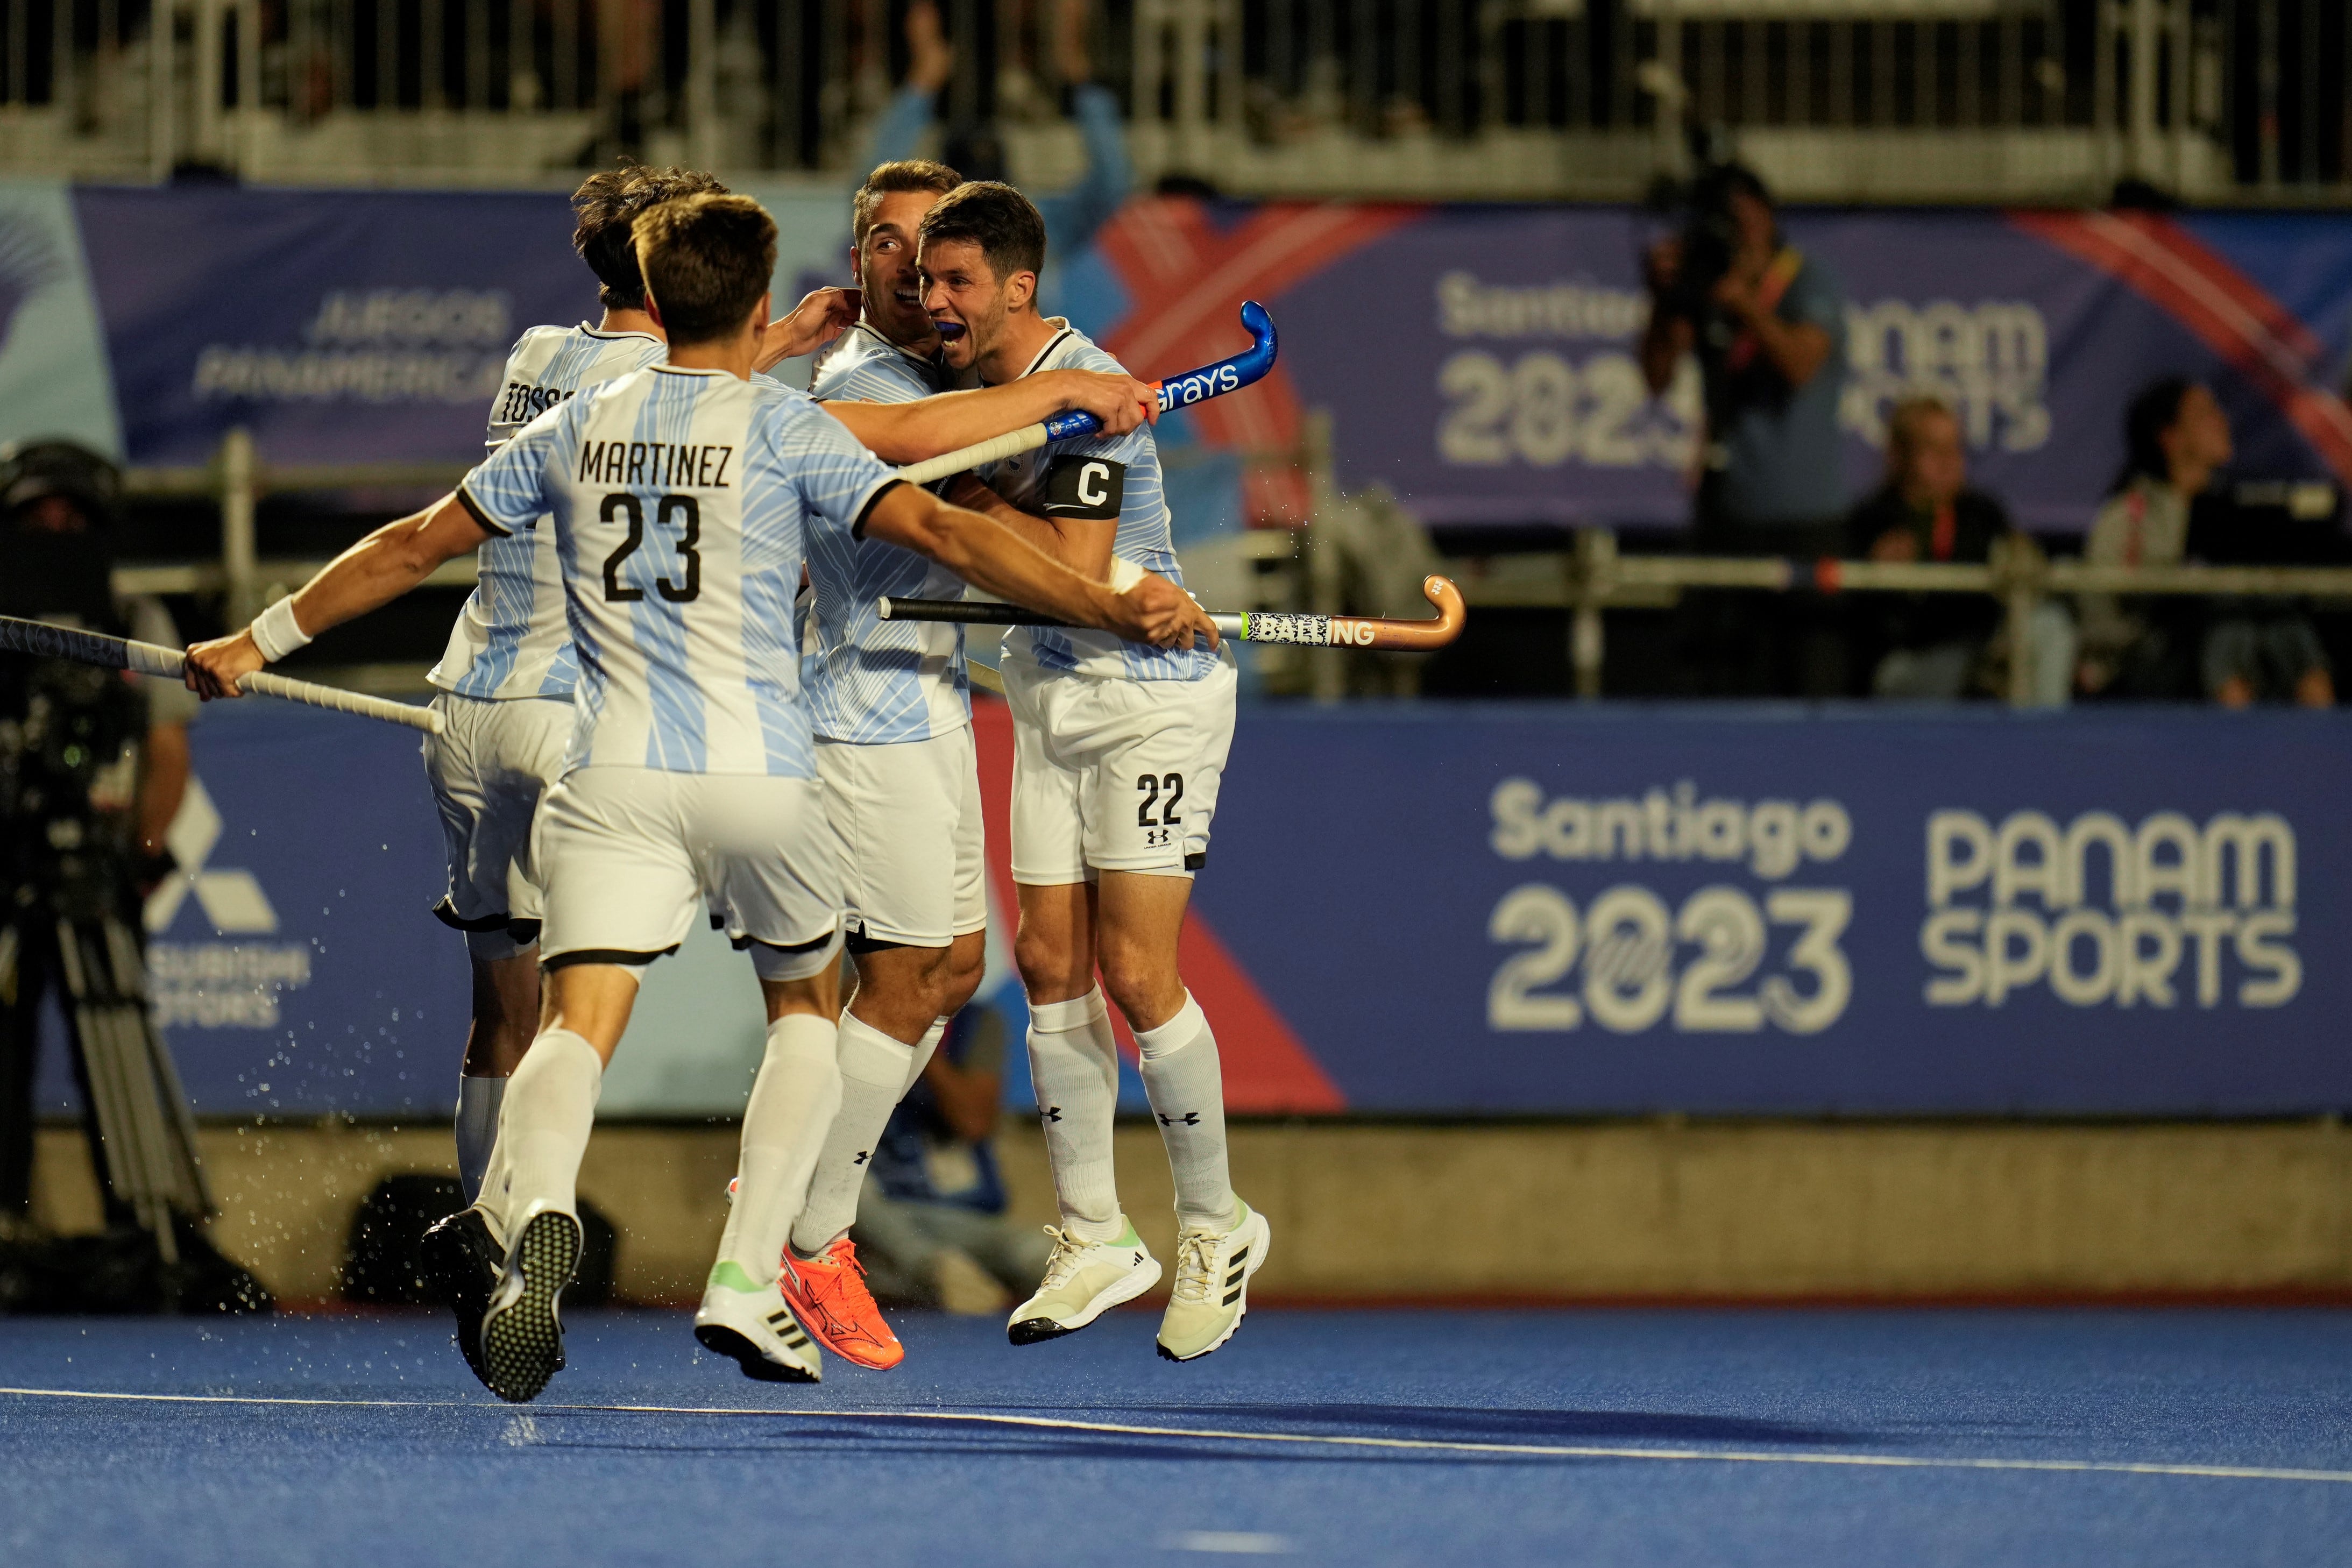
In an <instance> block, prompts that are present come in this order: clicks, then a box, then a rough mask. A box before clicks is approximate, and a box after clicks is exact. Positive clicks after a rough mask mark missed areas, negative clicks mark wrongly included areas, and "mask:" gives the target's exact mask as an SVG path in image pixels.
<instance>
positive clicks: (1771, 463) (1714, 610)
mask: <svg viewBox="0 0 2352 1568" xmlns="http://www.w3.org/2000/svg"><path fill="white" fill-rule="evenodd" d="M1693 210H1694V214H1695V215H1694V218H1693V221H1692V223H1691V225H1689V226H1688V227H1687V228H1685V231H1684V232H1683V233H1682V234H1681V235H1675V236H1672V237H1669V238H1666V239H1663V240H1660V241H1659V242H1658V243H1657V244H1655V245H1654V246H1651V247H1650V251H1649V254H1648V256H1647V258H1646V262H1645V265H1644V267H1643V273H1644V277H1645V281H1646V282H1647V285H1648V287H1649V292H1650V302H1651V303H1650V319H1649V324H1648V326H1647V327H1646V328H1645V329H1643V335H1642V370H1643V375H1644V377H1645V378H1646V379H1647V380H1648V382H1649V386H1650V392H1651V394H1652V395H1653V396H1655V395H1657V394H1659V393H1662V392H1664V391H1665V390H1666V388H1667V386H1668V385H1669V384H1670V383H1671V382H1673V380H1674V377H1675V369H1676V367H1677V365H1678V364H1679V363H1680V361H1681V360H1682V357H1683V356H1684V355H1685V354H1696V356H1697V359H1698V366H1699V373H1700V376H1701V378H1702V382H1703V386H1704V389H1705V394H1706V429H1705V432H1704V435H1703V444H1702V453H1703V459H1704V461H1703V466H1702V469H1701V473H1700V476H1699V486H1698V497H1697V508H1696V518H1695V521H1696V529H1695V534H1696V544H1697V546H1698V548H1699V549H1701V550H1703V551H1706V552H1710V553H1722V554H1727V555H1777V556H1794V557H1797V558H1799V559H1814V558H1817V557H1820V556H1823V555H1830V554H1834V553H1835V552H1836V551H1837V550H1838V549H1840V547H1841V546H1842V545H1843V542H1844V536H1845V511H1846V495H1845V487H1844V483H1843V477H1842V476H1843V469H1844V462H1843V455H1842V454H1841V452H1840V449H1839V438H1838V423H1837V411H1838V396H1839V392H1840V389H1841V388H1842V387H1843V385H1844V382H1845V376H1846V358H1845V298H1844V293H1843V289H1842V288H1841V287H1840V286H1839V284H1838V281H1837V279H1836V277H1834V276H1832V274H1831V272H1830V271H1829V269H1828V268H1827V267H1824V266H1823V265H1822V263H1821V262H1820V261H1819V260H1817V259H1815V258H1813V257H1811V256H1806V255H1805V254H1804V253H1802V252H1801V251H1799V250H1798V249H1797V248H1796V247H1795V246H1790V245H1789V244H1788V243H1787V242H1786V241H1785V240H1783V239H1782V238H1781V235H1780V225H1779V224H1778V222H1777V221H1776V219H1775V217H1774V215H1773V211H1772V201H1771V195H1770V193H1769V192H1768V191H1767V190H1766V188H1765V185H1764V182H1763V181H1762V180H1760V179H1759V178H1758V177H1757V175H1756V174H1755V173H1754V172H1751V171H1749V170H1748V169H1745V168H1742V167H1741V166H1739V165H1738V164H1736V163H1733V164H1724V165H1720V166H1718V167H1717V168H1715V169H1713V170H1710V171H1709V172H1707V173H1706V175H1705V176H1704V177H1703V178H1702V179H1701V181H1700V183H1699V186H1698V189H1697V191H1696V194H1695V196H1694V200H1693ZM1690 629H1691V630H1692V631H1693V632H1704V633H1705V636H1704V638H1703V641H1704V642H1705V643H1706V644H1709V645H1708V646H1705V647H1699V648H1694V649H1693V650H1692V652H1693V653H1695V654H1696V656H1698V657H1699V658H1701V659H1702V660H1704V661H1706V662H1707V663H1709V664H1714V665H1716V666H1717V685H1718V687H1719V689H1728V690H1734V691H1743V690H1744V691H1757V690H1763V691H1773V690H1779V691H1793V692H1800V693H1803V694H1805V695H1816V696H1828V695H1842V694H1843V691H1844V689H1845V685H1846V678H1845V663H1846V660H1845V644H1844V635H1843V627H1842V626H1841V625H1840V624H1839V622H1838V620H1837V619H1836V617H1835V616H1834V615H1832V614H1831V613H1829V612H1827V608H1826V607H1824V606H1822V605H1821V604H1819V603H1818V602H1815V603H1811V604H1798V605H1795V606H1792V607H1791V609H1790V610H1787V611H1776V610H1775V609H1774V607H1773V606H1772V605H1771V604H1770V603H1769V601H1765V600H1763V599H1761V598H1760V597H1759V596H1756V595H1749V596H1747V597H1746V598H1745V599H1734V598H1725V599H1722V600H1720V601H1716V602H1710V603H1708V604H1707V605H1706V609H1705V612H1704V614H1703V616H1702V617H1701V618H1699V619H1697V620H1695V621H1694V622H1692V623H1691V628H1690Z"/></svg>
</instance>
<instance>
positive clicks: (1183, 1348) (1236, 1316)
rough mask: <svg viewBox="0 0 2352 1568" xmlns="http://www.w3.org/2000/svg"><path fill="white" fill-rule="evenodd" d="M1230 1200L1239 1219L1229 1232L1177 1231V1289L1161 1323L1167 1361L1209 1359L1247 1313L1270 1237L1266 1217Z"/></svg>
mask: <svg viewBox="0 0 2352 1568" xmlns="http://www.w3.org/2000/svg"><path fill="white" fill-rule="evenodd" d="M1234 1202H1235V1203H1237V1204H1241V1211H1242V1216H1241V1218H1240V1219H1239V1220H1237V1221H1236V1222H1235V1223H1234V1228H1232V1229H1230V1230H1195V1229H1193V1228H1191V1227H1189V1226H1187V1227H1184V1228H1181V1229H1179V1230H1178V1231H1177V1232H1176V1285H1175V1289H1174V1291H1173V1292H1172V1293H1171V1295H1170V1296H1169V1298H1168V1312H1167V1314H1166V1315H1165V1316H1164V1317H1162V1318H1161V1319H1160V1355H1161V1356H1162V1357H1163V1358H1164V1359H1166V1360H1169V1361H1191V1360H1192V1359H1194V1358H1195V1357H1198V1356H1203V1355H1206V1354H1209V1353H1210V1352H1211V1351H1213V1350H1214V1349H1216V1348H1217V1347H1218V1346H1219V1345H1221V1344H1223V1343H1225V1342H1226V1341H1227V1340H1229V1339H1231V1338H1233V1337H1234V1330H1235V1329H1237V1328H1239V1327H1241V1326H1242V1314H1243V1313H1244V1312H1248V1311H1249V1282H1250V1276H1251V1275H1252V1274H1255V1273H1256V1272H1257V1271H1258V1268H1259V1266H1260V1265H1262V1264H1263V1263H1265V1249H1266V1245H1267V1243H1268V1242H1269V1241H1271V1240H1272V1239H1273V1232H1272V1231H1271V1230H1270V1229H1269V1228H1267V1226H1266V1223H1265V1216H1264V1215H1262V1214H1260V1213H1258V1212H1257V1210H1255V1209H1254V1208H1252V1207H1250V1206H1249V1205H1248V1204H1246V1203H1242V1202H1241V1200H1240V1199H1239V1198H1235V1199H1234Z"/></svg>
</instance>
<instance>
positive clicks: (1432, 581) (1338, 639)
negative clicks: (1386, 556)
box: [1331, 574, 1470, 653]
mask: <svg viewBox="0 0 2352 1568" xmlns="http://www.w3.org/2000/svg"><path fill="white" fill-rule="evenodd" d="M1421 591H1422V592H1423V594H1424V595H1426V596H1427V597H1428V600H1429V601H1430V603H1432V604H1433V605H1435V606H1436V607H1437V619H1435V620H1434V621H1385V620H1359V619H1356V618H1355V617H1352V616H1345V615H1334V616H1333V617H1331V642H1332V644H1333V645H1334V646H1337V647H1355V648H1386V649H1390V650H1391V651H1394V652H1398V653H1428V652H1429V651H1430V650H1431V649H1433V648H1443V647H1444V646H1445V645H1446V644H1447V643H1451V642H1453V641H1454V639H1455V638H1456V637H1459V636H1460V635H1462V623H1463V622H1465V621H1466V620H1467V619H1469V615H1470V612H1469V608H1468V606H1466V605H1465V604H1464V603H1463V602H1462V591H1461V590H1460V589H1458V588H1456V587H1454V584H1453V582H1452V581H1450V580H1447V579H1445V578H1443V577H1438V576H1436V575H1434V574H1432V575H1431V576H1428V577H1425V578H1423V579H1422V580H1421Z"/></svg>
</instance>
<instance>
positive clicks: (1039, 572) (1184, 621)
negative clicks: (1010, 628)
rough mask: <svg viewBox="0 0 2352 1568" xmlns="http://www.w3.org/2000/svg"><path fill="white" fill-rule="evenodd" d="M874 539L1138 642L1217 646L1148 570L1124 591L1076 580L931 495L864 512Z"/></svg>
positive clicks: (976, 583) (1182, 597)
mask: <svg viewBox="0 0 2352 1568" xmlns="http://www.w3.org/2000/svg"><path fill="white" fill-rule="evenodd" d="M866 535H867V536H868V537H869V538H877V539H881V540H883V541H885V542H886V543H889V544H894V545H899V546H902V547H904V548H905V549H910V550H913V551H914V552H915V553H916V554H918V555H920V556H924V557H926V558H928V559H931V560H935V561H937V562H939V563H940V565H941V566H943V567H946V568H947V569H948V570H950V571H952V572H954V573H955V574H956V575H957V576H958V577H961V578H962V579H963V580H965V581H966V582H969V583H971V585H972V586H973V587H974V588H977V589H979V590H980V591H982V592H983V593H993V594H996V595H999V596H1000V597H1002V598H1005V599H1009V600H1011V601H1013V602H1014V603H1015V604H1025V605H1027V606H1028V607H1029V608H1030V609H1032V610H1042V611H1044V612H1045V613H1046V614H1048V615H1052V616H1055V617H1057V618H1059V619H1061V620H1064V621H1067V622H1071V623H1072V624H1074V625H1078V626H1092V627H1096V628H1097V629H1099V630H1101V631H1105V632H1114V633H1116V634H1117V635H1118V636H1120V637H1124V638H1126V639H1127V640H1128V641H1129V642H1133V643H1155V644H1157V645H1159V646H1160V647H1162V648H1190V647H1192V645H1193V642H1194V639H1195V638H1196V637H1205V638H1207V639H1208V641H1209V646H1211V647H1215V646H1216V645H1217V629H1216V626H1215V624H1214V623H1213V622H1211V621H1210V619H1209V617H1208V614H1207V612H1204V611H1202V608H1201V607H1200V606H1199V605H1197V604H1195V603H1193V602H1192V596H1191V595H1190V594H1188V593H1186V592H1185V591H1183V590H1182V589H1181V588H1179V587H1177V586H1176V585H1175V584H1174V583H1172V582H1171V581H1169V580H1167V579H1166V578H1164V577H1160V576H1156V575H1154V574H1152V573H1150V572H1146V573H1145V574H1144V576H1143V580H1141V581H1140V582H1138V583H1137V584H1136V585H1135V586H1134V587H1132V588H1130V589H1129V590H1128V591H1126V592H1124V593H1114V592H1112V591H1111V589H1110V585H1109V584H1108V583H1105V582H1096V581H1093V580H1089V579H1087V578H1084V577H1081V576H1079V575H1078V574H1077V573H1076V572H1075V571H1072V570H1070V569H1069V568H1068V567H1066V566H1064V565H1063V564H1062V563H1061V562H1060V561H1057V560H1055V559H1053V558H1052V557H1051V556H1048V555H1046V554H1045V552H1044V551H1042V550H1040V549H1037V548H1036V547H1035V546H1034V545H1032V544H1031V543H1029V541H1028V540H1026V539H1024V538H1022V537H1021V536H1020V535H1018V534H1016V533H1014V532H1013V530H1012V529H1010V528H1006V527H1005V526H1004V525H1003V524H1002V523H999V522H996V521H995V520H993V519H992V518H989V517H982V516H981V515H980V514H979V513H978V512H967V511H965V510H964V509H963V508H962V507H950V506H949V505H948V504H947V503H946V502H944V501H941V500H940V498H939V497H936V496H933V495H932V494H931V493H930V492H929V491H928V490H919V489H917V488H916V487H915V486H912V485H899V486H894V487H893V488H891V489H890V490H888V491H887V492H886V493H885V494H884V495H883V497H882V498H881V499H880V500H878V501H877V502H875V503H874V507H873V509H872V510H871V511H869V512H867V513H866Z"/></svg>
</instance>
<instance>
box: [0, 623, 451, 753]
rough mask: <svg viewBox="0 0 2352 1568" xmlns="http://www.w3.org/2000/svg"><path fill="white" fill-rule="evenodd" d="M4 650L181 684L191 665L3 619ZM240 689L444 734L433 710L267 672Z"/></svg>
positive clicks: (0, 642) (150, 646)
mask: <svg viewBox="0 0 2352 1568" xmlns="http://www.w3.org/2000/svg"><path fill="white" fill-rule="evenodd" d="M0 649H8V650H13V651H14V652H16V653H29V654H31V655H32V656H33V657H34V658H37V659H69V660H71V661H73V662H74V663H75V664H96V665H98V666H100V668H102V669H109V670H129V671H131V673H133V674H141V675H157V676H161V677H162V678H163V679H165V680H172V681H176V680H178V679H179V678H180V675H181V672H182V671H183V670H184V668H185V666H186V664H187V658H186V655H184V654H183V653H181V652H180V651H179V650H178V649H176V648H166V647H164V646H163V644H162V643H135V642H132V641H131V639H129V638H127V637H109V636H106V635H105V634H104V633H102V632H81V631H74V630H69V629H68V628H66V627H62V626H45V625H43V624H41V623H40V622H37V621H19V620H16V619H15V618H14V617H11V616H0ZM237 685H239V686H241V687H242V688H243V689H245V690H246V691H248V692H257V693H259V694H261V695H264V696H272V697H277V698H278V699H279V700H280V701H282V702H290V703H300V704H302V705H303V706H306V707H320V708H331V709H333V710H334V711H335V712H337V713H348V714H356V715H358V716H360V717H362V718H373V719H382V720H383V721H384V722H385V723H388V724H399V725H405V726H407V727H409V728H411V729H421V730H424V731H425V732H426V733H427V734H431V735H438V734H440V733H441V716H440V715H439V714H437V713H435V712H434V711H433V710H432V709H431V708H428V707H418V706H415V704H413V703H403V702H394V701H393V700H392V699H391V698H389V697H373V696H368V695H365V694H363V693H360V692H347V691H343V690H341V689H340V688H339V687H335V686H322V685H317V684H316V683H314V682H310V681H296V680H289V679H288V678H287V677H286V676H284V675H273V674H268V672H266V671H256V672H255V673H254V674H249V675H247V676H246V677H245V678H244V679H243V680H241V681H239V682H238V683H237Z"/></svg>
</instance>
